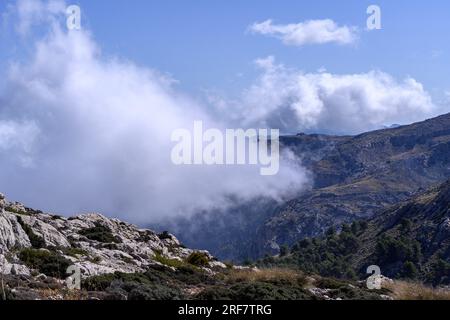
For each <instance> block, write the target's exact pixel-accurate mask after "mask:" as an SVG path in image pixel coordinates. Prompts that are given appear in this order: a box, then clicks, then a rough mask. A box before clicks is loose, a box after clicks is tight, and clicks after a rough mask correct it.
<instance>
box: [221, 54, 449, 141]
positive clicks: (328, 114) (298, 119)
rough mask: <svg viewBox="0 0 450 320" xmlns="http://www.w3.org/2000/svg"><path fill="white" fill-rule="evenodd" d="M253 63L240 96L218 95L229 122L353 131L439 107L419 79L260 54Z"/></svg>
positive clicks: (403, 119) (402, 121) (400, 120)
mask: <svg viewBox="0 0 450 320" xmlns="http://www.w3.org/2000/svg"><path fill="white" fill-rule="evenodd" d="M256 65H257V66H258V67H260V68H261V69H262V72H261V75H260V76H259V78H258V79H257V80H256V81H255V82H254V84H253V85H252V86H251V87H250V88H248V89H247V90H245V91H244V92H243V93H242V95H241V96H240V98H238V99H236V100H235V101H231V102H228V103H226V100H225V99H222V100H220V101H221V106H220V108H221V110H224V109H226V110H228V113H227V115H229V116H230V121H231V120H232V119H234V120H235V121H240V119H245V120H244V121H245V125H246V126H249V127H253V126H262V127H265V126H268V127H273V128H280V129H281V130H282V132H284V133H296V132H299V131H309V132H326V133H345V134H357V133H361V132H365V131H369V130H372V129H379V128H381V127H383V126H384V125H386V124H387V125H389V124H392V123H398V124H407V123H411V122H414V121H419V120H423V119H424V118H426V117H432V116H434V115H437V114H439V112H440V111H441V110H439V108H438V107H436V106H435V105H434V104H433V102H432V99H431V97H430V95H429V94H428V92H427V91H425V89H424V88H423V86H422V84H420V83H419V82H417V81H416V80H414V79H413V78H410V77H408V78H406V79H403V80H400V81H399V80H396V79H395V78H394V77H392V76H390V75H389V74H387V73H384V72H380V71H370V72H367V73H361V74H344V75H338V74H331V73H328V72H326V71H325V70H321V71H320V72H318V73H304V72H302V71H299V70H294V69H290V68H287V67H285V66H283V65H279V64H276V62H275V59H274V57H268V58H264V59H258V60H256ZM217 100H218V99H217Z"/></svg>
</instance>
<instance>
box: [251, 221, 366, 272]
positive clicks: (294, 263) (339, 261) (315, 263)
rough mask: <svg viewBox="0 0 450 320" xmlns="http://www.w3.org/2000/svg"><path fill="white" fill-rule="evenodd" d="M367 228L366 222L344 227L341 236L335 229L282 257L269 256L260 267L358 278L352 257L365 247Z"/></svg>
mask: <svg viewBox="0 0 450 320" xmlns="http://www.w3.org/2000/svg"><path fill="white" fill-rule="evenodd" d="M366 228H367V225H366V224H365V223H363V222H354V223H353V224H352V225H343V226H342V231H341V232H340V233H337V232H336V230H335V229H334V228H331V229H329V230H328V231H327V232H326V235H325V236H323V237H319V238H314V239H304V240H301V241H299V242H298V243H296V244H295V245H294V246H292V248H291V249H290V250H289V251H290V252H289V254H288V253H284V254H280V257H278V258H275V257H269V256H267V257H266V258H264V259H262V260H261V261H259V262H258V265H260V266H266V267H271V266H285V267H291V268H296V269H299V270H303V271H305V272H308V273H314V274H320V275H322V276H325V277H336V278H346V279H356V278H357V274H356V273H355V271H354V269H353V267H352V264H351V257H352V254H354V253H355V252H356V251H357V250H358V249H359V248H360V246H361V241H360V239H359V238H358V235H359V234H361V232H362V231H364V230H365V229H366Z"/></svg>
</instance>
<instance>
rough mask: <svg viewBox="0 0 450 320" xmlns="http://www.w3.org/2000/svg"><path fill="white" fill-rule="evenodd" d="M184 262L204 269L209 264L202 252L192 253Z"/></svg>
mask: <svg viewBox="0 0 450 320" xmlns="http://www.w3.org/2000/svg"><path fill="white" fill-rule="evenodd" d="M186 262H187V263H189V264H192V265H193V266H196V267H206V266H207V265H208V264H209V259H208V256H207V255H206V254H204V253H202V252H197V251H196V252H192V253H191V254H190V255H189V257H187V259H186Z"/></svg>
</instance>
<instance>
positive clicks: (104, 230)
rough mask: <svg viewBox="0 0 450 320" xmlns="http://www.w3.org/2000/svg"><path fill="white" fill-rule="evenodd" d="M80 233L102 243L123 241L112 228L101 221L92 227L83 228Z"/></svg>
mask: <svg viewBox="0 0 450 320" xmlns="http://www.w3.org/2000/svg"><path fill="white" fill-rule="evenodd" d="M79 233H80V234H81V235H82V236H85V237H86V238H88V239H90V240H94V241H98V242H102V243H121V240H120V239H119V238H118V237H116V236H114V235H113V233H112V232H111V229H110V228H108V227H107V226H104V225H102V224H99V223H98V224H96V225H95V226H94V227H92V228H89V229H83V230H81V231H80V232H79Z"/></svg>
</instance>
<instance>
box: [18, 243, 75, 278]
mask: <svg viewBox="0 0 450 320" xmlns="http://www.w3.org/2000/svg"><path fill="white" fill-rule="evenodd" d="M19 258H20V260H21V261H22V262H23V263H25V264H26V265H27V266H28V267H30V268H32V269H37V270H39V272H41V273H43V274H45V275H47V276H50V277H55V278H59V279H62V278H65V277H66V270H67V268H68V267H69V266H70V265H71V262H70V261H69V260H67V259H66V258H64V257H63V256H61V255H59V254H58V253H56V252H54V251H49V250H46V249H23V250H21V251H20V252H19Z"/></svg>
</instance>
